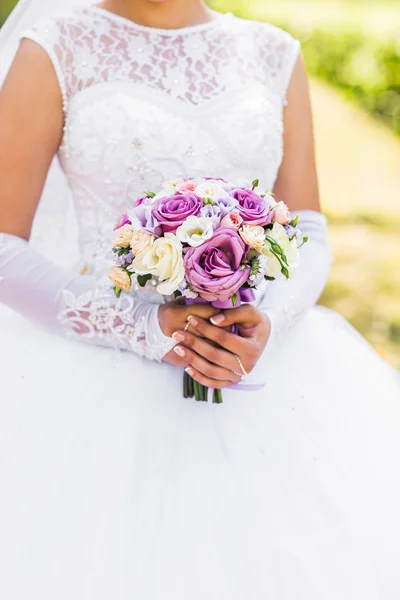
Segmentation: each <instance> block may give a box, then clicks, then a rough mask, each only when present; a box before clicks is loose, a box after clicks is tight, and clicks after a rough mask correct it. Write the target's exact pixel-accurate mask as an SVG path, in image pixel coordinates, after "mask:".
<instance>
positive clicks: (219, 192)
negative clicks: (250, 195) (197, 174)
mask: <svg viewBox="0 0 400 600" xmlns="http://www.w3.org/2000/svg"><path fill="white" fill-rule="evenodd" d="M194 193H195V194H196V196H199V198H210V199H211V200H214V201H215V200H220V199H221V198H226V197H229V194H228V192H226V191H225V190H224V188H223V187H222V186H221V185H219V184H218V183H215V182H214V181H206V182H205V183H202V184H200V185H198V186H197V188H196V189H195V190H194Z"/></svg>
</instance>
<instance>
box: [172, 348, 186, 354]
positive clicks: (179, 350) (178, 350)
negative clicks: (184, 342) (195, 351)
mask: <svg viewBox="0 0 400 600" xmlns="http://www.w3.org/2000/svg"><path fill="white" fill-rule="evenodd" d="M174 352H175V354H177V355H178V356H185V351H184V349H183V348H181V347H180V346H175V348H174Z"/></svg>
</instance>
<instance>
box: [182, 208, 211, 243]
mask: <svg viewBox="0 0 400 600" xmlns="http://www.w3.org/2000/svg"><path fill="white" fill-rule="evenodd" d="M213 231H214V230H213V220H212V219H210V218H209V217H195V216H193V215H191V216H190V217H188V218H187V219H186V221H185V222H184V223H182V225H181V226H180V227H178V229H177V230H176V235H177V237H178V239H179V240H180V241H181V242H182V243H184V244H189V246H193V247H194V248H196V247H197V246H200V245H201V244H203V243H204V242H205V241H207V240H209V239H210V238H212V235H213Z"/></svg>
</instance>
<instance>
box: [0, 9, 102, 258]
mask: <svg viewBox="0 0 400 600" xmlns="http://www.w3.org/2000/svg"><path fill="white" fill-rule="evenodd" d="M95 2H98V0H62V2H60V3H59V4H58V2H57V0H19V2H18V4H17V6H16V7H15V8H14V10H13V11H12V13H11V15H10V16H9V18H8V19H7V21H6V22H5V24H4V25H3V27H2V28H1V29H0V89H1V87H2V84H3V82H4V79H5V78H6V76H7V73H8V71H9V69H10V66H11V64H12V61H13V59H14V57H15V54H16V52H17V49H18V46H19V41H20V36H21V34H22V33H23V32H24V31H25V30H26V29H28V28H29V27H31V26H32V25H33V24H34V23H35V21H36V20H37V19H39V18H41V17H48V16H52V15H56V14H59V13H65V12H68V11H69V10H72V9H74V8H76V7H79V6H84V5H88V4H95ZM57 4H58V6H57ZM60 4H61V8H60ZM30 244H32V246H33V247H34V248H35V249H36V250H38V251H39V252H41V253H42V254H44V255H45V256H47V257H48V258H50V259H51V260H52V261H53V262H57V264H59V265H62V266H65V267H70V268H72V267H73V266H74V265H76V264H77V261H78V258H79V254H78V247H77V224H76V218H75V214H74V210H73V204H72V199H71V193H70V190H69V187H68V183H67V181H66V178H65V175H64V173H63V171H62V169H61V167H60V163H59V161H58V158H57V157H55V159H54V160H53V162H52V165H51V168H50V170H49V173H48V177H47V181H46V185H45V188H44V191H43V194H42V198H41V200H40V202H39V206H38V210H37V212H36V216H35V220H34V224H33V229H32V235H31V239H30ZM55 244H56V246H55ZM55 247H56V248H57V253H56V254H57V256H56V260H55V256H54V255H55V252H54V248H55Z"/></svg>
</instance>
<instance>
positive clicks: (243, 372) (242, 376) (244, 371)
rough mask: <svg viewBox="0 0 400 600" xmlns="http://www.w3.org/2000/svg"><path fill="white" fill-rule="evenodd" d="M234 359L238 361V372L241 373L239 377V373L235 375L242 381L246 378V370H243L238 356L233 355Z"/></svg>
mask: <svg viewBox="0 0 400 600" xmlns="http://www.w3.org/2000/svg"><path fill="white" fill-rule="evenodd" d="M234 357H235V358H236V360H237V361H238V365H239V367H240V370H241V371H242V373H241V375H240V373H236V375H240V378H241V380H242V381H243V379H244V378H245V377H247V376H248V373H247V371H246V369H245V368H244V366H243V363H242V361H241V360H240V358H239V356H238V355H237V354H234Z"/></svg>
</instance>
